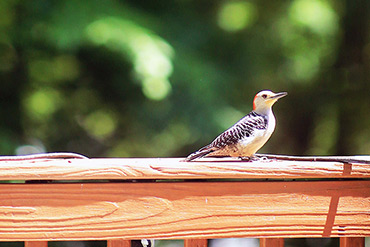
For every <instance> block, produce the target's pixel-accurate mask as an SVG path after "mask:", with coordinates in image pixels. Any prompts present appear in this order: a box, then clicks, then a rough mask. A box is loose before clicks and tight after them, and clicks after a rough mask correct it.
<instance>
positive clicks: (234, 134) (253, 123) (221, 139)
mask: <svg viewBox="0 0 370 247" xmlns="http://www.w3.org/2000/svg"><path fill="white" fill-rule="evenodd" d="M266 128H267V118H266V117H265V116H262V115H259V114H257V113H256V112H254V111H252V112H250V113H249V114H248V115H246V116H245V117H243V118H242V119H240V120H239V121H238V122H237V123H236V124H234V125H233V126H231V127H230V128H229V129H227V130H225V131H224V132H223V133H222V134H220V135H219V136H218V137H216V139H215V140H214V141H213V142H212V143H211V144H210V145H209V147H208V148H211V147H213V148H217V149H221V148H224V147H226V146H229V145H233V144H236V143H237V142H238V141H240V140H241V139H243V138H246V137H250V136H253V134H254V132H255V131H256V130H263V129H266Z"/></svg>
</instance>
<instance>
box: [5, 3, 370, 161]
mask: <svg viewBox="0 0 370 247" xmlns="http://www.w3.org/2000/svg"><path fill="white" fill-rule="evenodd" d="M369 20H370V2H369V1H368V0H358V1H351V0H338V1H332V0H292V1H283V0H266V1H255V0H213V1H206V0H201V1H190V0H171V1H166V0H161V1H140V0H135V1H134V0H127V1H118V0H117V1H114V0H105V1H99V0H91V1H82V0H64V1H54V0H51V1H50V0H48V1H46V0H34V1H20V0H2V1H0V33H1V35H0V80H1V82H0V102H1V108H0V110H1V115H2V121H1V122H0V136H1V138H0V152H1V154H4V155H10V154H14V153H25V152H42V151H49V152H51V151H73V152H79V153H82V154H85V155H88V156H91V157H102V156H105V157H164V156H185V155H187V154H188V153H190V152H191V151H194V150H195V149H197V148H199V147H201V146H203V145H205V144H208V143H209V142H210V141H211V140H212V139H213V138H214V137H215V136H216V135H218V134H219V133H220V132H222V131H223V130H225V129H226V128H228V127H229V126H230V125H232V124H233V123H234V122H235V121H237V120H238V119H239V118H240V117H242V116H243V115H244V114H246V113H248V112H249V111H250V110H251V104H252V102H251V101H252V99H253V96H254V94H255V93H257V92H258V91H260V90H262V89H271V90H273V91H287V92H289V96H288V97H286V98H284V99H282V100H281V101H280V102H279V103H278V104H277V105H276V106H275V115H276V116H277V121H278V125H277V128H276V131H275V134H274V135H273V136H272V138H271V140H270V141H269V142H268V143H267V144H266V146H265V147H264V148H263V150H261V152H273V153H281V154H296V155H299V154H317V155H319V154H340V155H346V154H368V153H369V149H370V127H369V126H370V114H369V113H370V80H369V79H370V78H369V75H370V32H369V31H370V26H369V24H370V23H369Z"/></svg>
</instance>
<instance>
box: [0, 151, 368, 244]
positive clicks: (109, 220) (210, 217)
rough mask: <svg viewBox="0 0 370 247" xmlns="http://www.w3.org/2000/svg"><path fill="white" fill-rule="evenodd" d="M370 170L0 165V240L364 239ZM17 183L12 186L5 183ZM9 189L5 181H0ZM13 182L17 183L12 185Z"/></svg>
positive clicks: (269, 164)
mask: <svg viewBox="0 0 370 247" xmlns="http://www.w3.org/2000/svg"><path fill="white" fill-rule="evenodd" d="M369 178H370V165H369V164H356V163H353V164H343V163H340V162H304V161H300V162H297V161H254V162H243V161H239V160H236V159H226V158H218V159H216V158H215V159H203V160H200V161H197V162H182V159H177V158H163V159H161V158H156V159H153V158H151V159H66V160H63V159H62V160H60V159H59V160H52V159H39V160H32V161H27V160H24V161H2V162H0V180H2V181H3V183H2V184H0V241H25V246H26V247H46V246H47V241H67V240H107V241H108V246H110V247H123V246H125V247H129V246H130V241H129V240H132V239H142V238H149V239H185V246H187V247H195V246H198V247H199V246H207V239H210V238H229V237H248V238H249V237H253V238H260V246H269V247H275V246H283V245H284V238H297V237H314V238H321V237H340V246H341V247H349V246H352V247H353V246H356V247H361V246H364V237H366V236H370V179H369ZM14 180H17V181H19V180H20V182H19V183H14ZM7 181H12V182H7ZM21 181H26V183H22V182H21Z"/></svg>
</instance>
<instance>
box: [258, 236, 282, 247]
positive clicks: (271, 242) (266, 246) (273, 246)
mask: <svg viewBox="0 0 370 247" xmlns="http://www.w3.org/2000/svg"><path fill="white" fill-rule="evenodd" d="M260 247H284V239H283V238H261V239H260Z"/></svg>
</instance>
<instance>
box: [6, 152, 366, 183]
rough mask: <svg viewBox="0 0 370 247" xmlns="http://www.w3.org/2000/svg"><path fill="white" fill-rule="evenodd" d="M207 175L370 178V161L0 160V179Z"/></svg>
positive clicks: (188, 177) (230, 159)
mask: <svg viewBox="0 0 370 247" xmlns="http://www.w3.org/2000/svg"><path fill="white" fill-rule="evenodd" d="M366 157H367V156H366ZM363 159H364V158H363ZM207 178H235V179H238V178H246V179H247V178H370V164H342V163H336V162H308V161H298V162H297V161H281V160H278V161H276V160H275V161H253V162H247V161H240V160H238V159H233V158H206V159H201V160H200V161H196V162H183V159H180V158H146V159H130V158H126V159H70V160H32V161H1V162H0V180H86V179H207Z"/></svg>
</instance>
